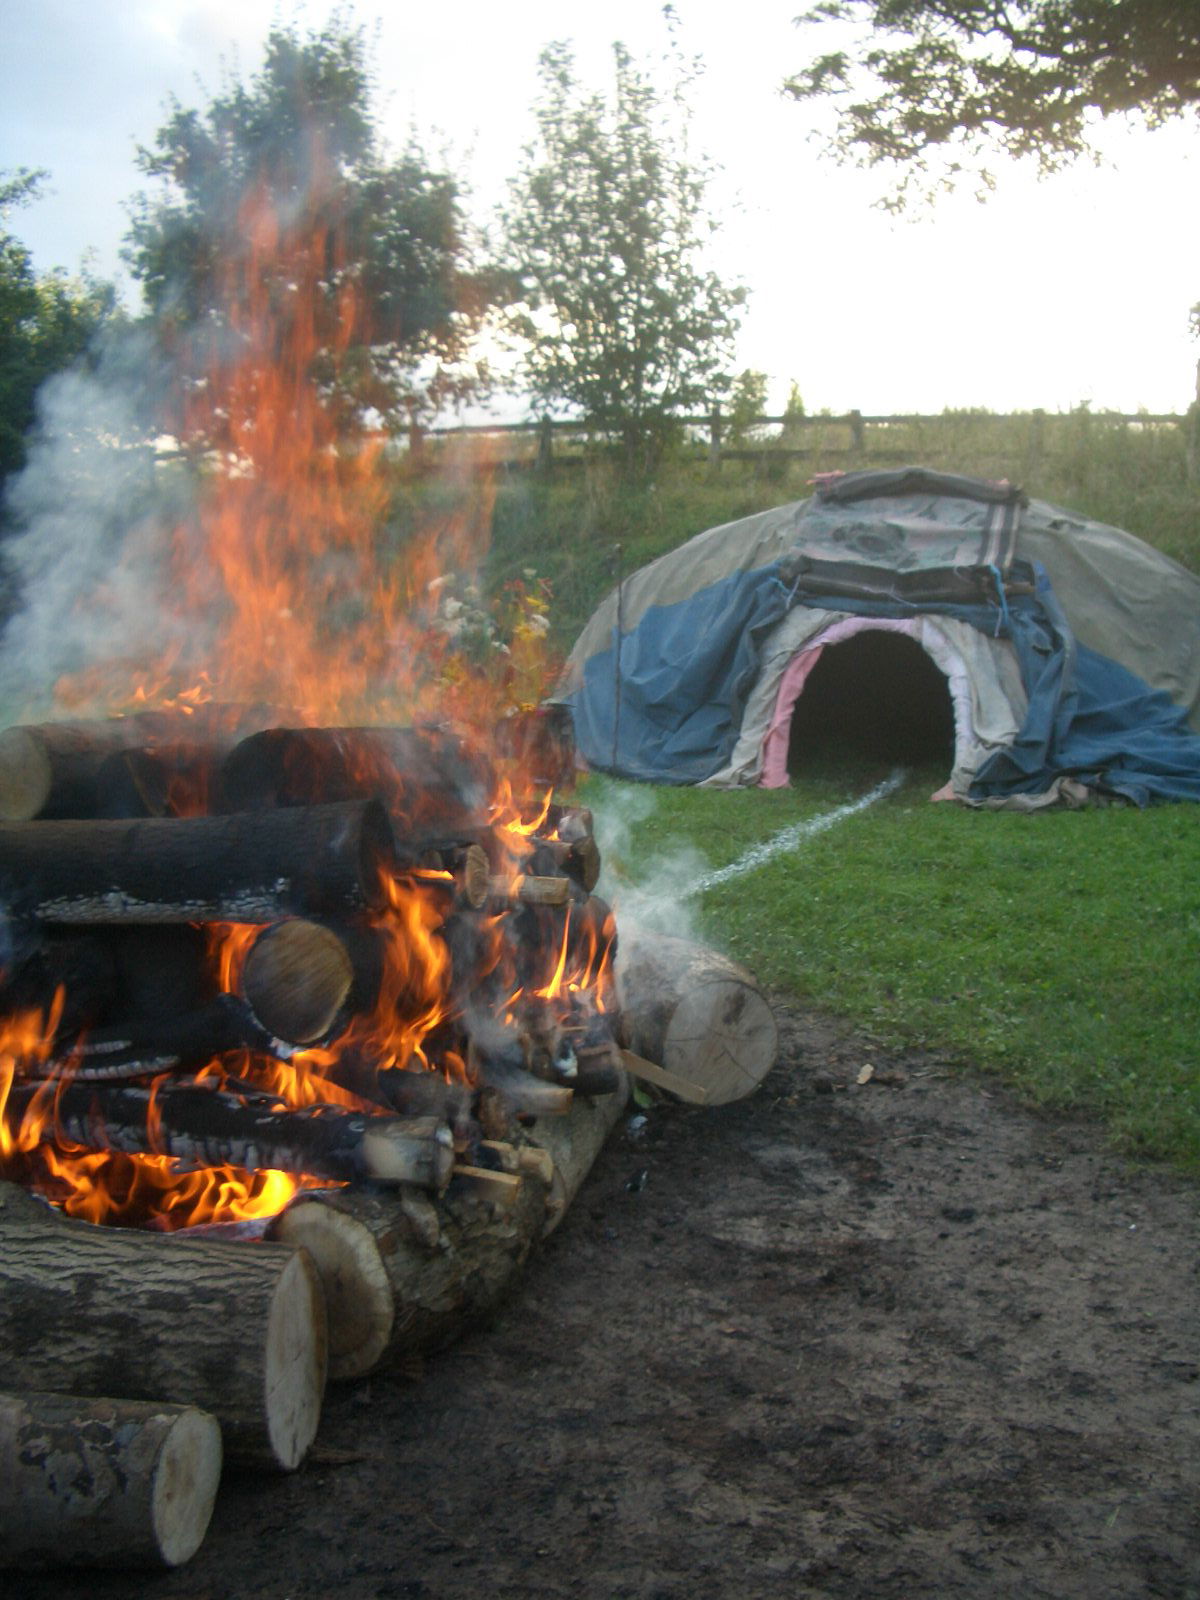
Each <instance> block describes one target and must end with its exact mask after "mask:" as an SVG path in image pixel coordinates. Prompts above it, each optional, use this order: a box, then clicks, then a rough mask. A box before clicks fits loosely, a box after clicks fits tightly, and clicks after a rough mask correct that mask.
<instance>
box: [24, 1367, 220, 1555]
mask: <svg viewBox="0 0 1200 1600" xmlns="http://www.w3.org/2000/svg"><path fill="white" fill-rule="evenodd" d="M0 1461H2V1462H3V1463H4V1472H3V1476H2V1482H3V1489H2V1490H0V1567H59V1566H87V1567H131V1566H146V1567H177V1566H180V1565H181V1564H182V1563H183V1562H185V1561H187V1560H189V1559H190V1557H191V1556H193V1555H194V1554H195V1552H196V1551H197V1550H198V1549H199V1547H200V1544H201V1541H202V1540H203V1538H204V1535H205V1533H206V1531H207V1529H208V1524H209V1519H210V1518H211V1516H212V1509H213V1501H214V1500H215V1498H216V1493H217V1485H218V1482H219V1481H220V1476H221V1430H220V1427H219V1425H218V1424H217V1421H216V1419H215V1418H214V1417H212V1416H210V1415H209V1414H208V1412H206V1411H198V1410H196V1409H195V1407H193V1406H171V1405H162V1404H151V1403H148V1402H146V1401H138V1400H97V1399H76V1398H74V1397H72V1396H69V1395H61V1394H26V1395H9V1394H0Z"/></svg>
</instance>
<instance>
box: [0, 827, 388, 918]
mask: <svg viewBox="0 0 1200 1600" xmlns="http://www.w3.org/2000/svg"><path fill="white" fill-rule="evenodd" d="M391 847H392V839H391V831H390V829H389V827H388V821H387V816H386V814H385V812H384V811H383V808H382V807H381V806H380V805H379V804H378V802H375V801H351V802H347V803H344V804H341V805H320V806H305V807H300V808H297V809H296V810H294V811H289V812H286V813H282V814H279V815H273V816H264V815H248V814H242V815H234V816H225V817H188V818H163V817H152V818H147V819H146V820H144V821H136V822H118V821H99V822H10V823H3V824H0V885H3V892H4V895H5V896H6V898H7V899H8V900H9V902H10V904H12V905H14V906H16V907H18V908H20V909H21V910H23V911H25V912H27V913H29V914H32V915H35V916H37V917H38V918H40V919H41V920H43V921H46V922H61V923H76V924H78V923H136V922H224V921H228V922H274V921H276V920H277V919H278V918H280V917H283V916H288V915H290V914H293V913H296V912H304V911H315V912H334V913H336V912H345V911H355V910H358V909H361V908H362V907H364V906H372V905H376V904H378V903H379V901H380V898H381V895H382V886H381V877H380V873H381V868H382V867H383V866H384V865H385V864H386V863H387V862H388V860H389V859H390V857H391Z"/></svg>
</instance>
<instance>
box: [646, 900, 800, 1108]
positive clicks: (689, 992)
mask: <svg viewBox="0 0 1200 1600" xmlns="http://www.w3.org/2000/svg"><path fill="white" fill-rule="evenodd" d="M616 975H617V994H618V999H619V1003H620V1008H621V1043H622V1044H623V1045H625V1046H626V1047H627V1048H628V1049H630V1050H632V1051H633V1052H634V1053H635V1054H636V1055H639V1056H643V1057H645V1059H646V1060H647V1061H650V1062H653V1063H654V1064H655V1065H657V1066H660V1067H665V1068H666V1070H667V1071H668V1072H670V1073H673V1074H674V1075H675V1076H676V1077H677V1078H685V1079H687V1080H689V1081H690V1082H691V1083H694V1084H695V1085H697V1087H699V1088H701V1089H703V1090H704V1092H705V1096H706V1103H707V1104H708V1105H713V1106H717V1105H724V1104H725V1103H726V1102H727V1101H730V1100H739V1099H741V1098H742V1096H743V1095H748V1094H750V1093H752V1092H753V1091H754V1090H755V1089H757V1088H758V1086H759V1084H760V1083H761V1082H762V1080H763V1079H764V1078H765V1077H766V1075H767V1073H768V1072H769V1071H770V1070H771V1068H772V1066H773V1065H774V1064H775V1057H776V1054H777V1052H778V1049H779V1029H778V1025H777V1024H776V1021H775V1014H774V1012H773V1011H772V1010H771V1007H770V1005H769V1004H768V1003H767V999H766V997H765V996H764V994H763V992H762V990H761V989H760V988H759V987H758V984H757V983H756V982H755V981H754V979H753V977H751V975H750V973H748V972H747V971H746V969H745V968H744V967H740V966H738V965H737V963H736V962H733V961H730V960H729V959H728V957H726V956H723V955H721V954H719V953H718V952H717V951H716V950H709V949H707V948H706V947H705V946H703V945H698V944H692V943H690V942H689V941H688V940H686V939H674V938H671V937H669V936H667V935H665V934H639V933H636V932H634V933H631V932H629V931H628V930H623V931H622V934H621V942H620V946H619V948H618V951H617V962H616Z"/></svg>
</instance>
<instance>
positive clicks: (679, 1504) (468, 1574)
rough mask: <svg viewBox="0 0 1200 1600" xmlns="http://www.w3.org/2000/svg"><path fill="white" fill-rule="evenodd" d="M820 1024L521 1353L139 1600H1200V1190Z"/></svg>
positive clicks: (532, 1304)
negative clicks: (866, 1072) (864, 1072)
mask: <svg viewBox="0 0 1200 1600" xmlns="http://www.w3.org/2000/svg"><path fill="white" fill-rule="evenodd" d="M783 1024H784V1048H783V1051H782V1055H781V1060H780V1064H779V1066H778V1067H777V1068H776V1069H775V1071H774V1072H773V1073H772V1074H771V1076H770V1078H769V1079H768V1081H767V1083H766V1084H765V1085H764V1087H763V1088H762V1089H761V1090H760V1091H759V1093H758V1094H757V1095H756V1096H754V1097H753V1098H752V1099H750V1100H748V1101H744V1102H742V1103H741V1104H739V1105H736V1106H731V1107H726V1108H724V1109H722V1110H719V1111H709V1112H702V1111H700V1112H698V1111H690V1110H685V1109H682V1108H670V1109H658V1110H655V1111H654V1112H652V1113H651V1116H650V1120H649V1124H648V1126H647V1128H646V1129H645V1130H644V1131H643V1132H642V1133H641V1135H640V1137H638V1138H632V1137H631V1136H630V1134H629V1132H628V1131H627V1129H625V1128H623V1129H622V1131H620V1132H619V1133H618V1134H617V1135H616V1136H615V1137H614V1139H613V1141H612V1143H611V1144H610V1145H609V1146H608V1148H607V1149H606V1150H605V1152H604V1153H603V1154H602V1156H601V1159H600V1161H599V1163H598V1164H597V1166H596V1168H595V1169H594V1171H593V1173H592V1175H591V1178H590V1179H589V1182H588V1184H587V1186H586V1187H585V1189H584V1191H583V1193H582V1194H581V1196H580V1198H579V1200H578V1201H577V1202H576V1205H575V1207H574V1208H573V1210H572V1213H571V1214H570V1215H569V1216H568V1218H567V1220H566V1222H565V1223H564V1224H563V1226H562V1228H561V1229H560V1231H559V1232H558V1233H557V1234H556V1235H555V1236H554V1238H553V1239H552V1241H551V1242H550V1244H549V1245H548V1247H547V1248H546V1250H545V1251H544V1253H543V1254H542V1256H541V1257H540V1258H539V1260H538V1261H537V1262H536V1263H535V1265H534V1266H533V1268H532V1269H531V1270H530V1271H529V1273H528V1274H527V1275H526V1277H525V1279H524V1280H523V1283H522V1285H521V1289H520V1292H519V1294H518V1296H517V1298H516V1299H515V1300H514V1301H513V1302H512V1303H511V1304H510V1305H509V1306H508V1308H507V1309H506V1311H505V1312H504V1314H503V1315H502V1317H501V1318H500V1319H499V1321H498V1322H497V1323H496V1324H495V1325H494V1326H493V1327H492V1328H490V1329H488V1330H485V1331H482V1332H480V1333H478V1334H476V1335H473V1336H472V1337H471V1338H470V1339H468V1340H467V1341H465V1342H464V1343H463V1344H461V1345H459V1346H458V1347H457V1348H455V1349H454V1350H452V1351H450V1352H448V1353H447V1354H445V1355H443V1356H441V1357H439V1358H438V1359H436V1360H434V1361H432V1362H431V1363H430V1364H429V1366H428V1368H427V1370H426V1372H425V1373H424V1375H423V1376H420V1377H416V1378H414V1379H412V1380H410V1381H405V1380H400V1379H390V1380H386V1381H385V1380H381V1379H376V1380H374V1381H373V1382H371V1383H367V1384H361V1385H356V1386H351V1387H349V1388H345V1389H340V1390H336V1391H333V1392H331V1395H330V1398H329V1401H328V1403H327V1407H326V1412H325V1417H324V1420H323V1423H322V1430H321V1434H320V1438H319V1441H318V1446H317V1449H316V1451H315V1453H314V1458H313V1459H312V1460H311V1461H310V1463H309V1464H308V1465H307V1466H306V1467H305V1468H304V1470H302V1471H301V1472H300V1473H298V1474H297V1475H295V1476H294V1477H292V1478H289V1479H284V1480H279V1479H275V1480H263V1481H251V1480H248V1479H245V1478H237V1479H234V1478H229V1479H227V1482H226V1485H225V1486H224V1488H223V1490H222V1494H221V1498H220V1501H219V1503H218V1508H217V1513H216V1516H215V1518H214V1522H213V1526H212V1529H211V1531H210V1533H209V1536H208V1539H207V1541H206V1542H205V1544H204V1546H203V1547H202V1548H201V1550H200V1552H199V1554H198V1555H197V1556H196V1557H195V1558H194V1560H193V1561H192V1562H191V1563H190V1564H189V1565H188V1566H186V1567H184V1568H182V1569H181V1570H179V1571H178V1572H176V1573H172V1574H170V1575H168V1576H166V1577H163V1578H153V1579H149V1580H138V1582H137V1588H136V1592H137V1593H138V1594H139V1595H145V1596H150V1597H158V1596H162V1597H164V1600H167V1597H171V1600H243V1597H250V1596H267V1597H271V1600H284V1597H290V1600H324V1597H326V1596H337V1597H338V1600H360V1597H361V1600H402V1597H403V1600H468V1597H470V1600H479V1597H481V1596H487V1597H496V1600H535V1597H545V1600H559V1597H563V1600H565V1597H567V1596H571V1597H584V1600H685V1597H686V1600H742V1597H750V1600H753V1597H756V1596H775V1595H778V1596H781V1597H782V1596H788V1597H793V1600H804V1597H809V1596H812V1597H817V1596H822V1597H824V1596H830V1597H833V1596H847V1597H854V1600H887V1597H890V1596H896V1597H901V1596H903V1597H904V1600H914V1597H917V1596H937V1597H939V1600H944V1597H955V1596H964V1597H966V1596H970V1597H978V1600H984V1597H987V1600H993V1597H996V1596H1014V1597H1018V1596H1019V1597H1020V1600H1035V1597H1040V1596H1045V1597H1047V1600H1064V1597H1076V1596H1078V1597H1080V1600H1084V1597H1086V1600H1109V1597H1111V1600H1130V1597H1134V1596H1143V1595H1146V1596H1165V1597H1171V1600H1186V1597H1191V1600H1200V1487H1198V1486H1200V1350H1198V1347H1197V1340H1198V1337H1200V1277H1198V1260H1200V1257H1198V1251H1197V1229H1196V1223H1197V1210H1198V1207H1197V1194H1196V1191H1195V1189H1194V1188H1191V1187H1189V1186H1187V1185H1185V1184H1183V1183H1181V1182H1176V1181H1174V1180H1172V1179H1171V1178H1170V1177H1168V1176H1165V1175H1164V1174H1162V1173H1159V1172H1149V1173H1147V1172H1137V1171H1133V1170H1130V1169H1128V1168H1126V1167H1125V1166H1124V1165H1123V1164H1122V1163H1121V1162H1119V1161H1118V1160H1116V1159H1114V1158H1112V1157H1110V1156H1108V1155H1106V1154H1105V1153H1103V1150H1102V1148H1101V1146H1100V1143H1099V1140H1098V1137H1097V1135H1096V1133H1095V1131H1094V1130H1093V1129H1091V1128H1090V1127H1088V1126H1086V1125H1083V1124H1077V1123H1064V1122H1062V1121H1059V1120H1050V1119H1045V1118H1039V1117H1037V1116H1036V1115H1030V1114H1029V1113H1026V1112H1024V1111H1022V1110H1020V1109H1018V1108H1015V1107H1014V1106H1013V1105H1012V1104H1011V1103H1010V1102H1009V1101H1008V1099H1007V1097H1006V1096H1005V1095H1004V1094H1003V1093H1001V1092H999V1091H996V1090H993V1089H987V1088H981V1087H980V1086H979V1085H978V1084H964V1083H962V1082H957V1081H954V1080H952V1079H949V1078H947V1077H945V1076H943V1075H941V1074H939V1073H938V1072H937V1070H936V1067H935V1066H934V1065H933V1064H931V1063H930V1062H928V1061H924V1060H921V1059H915V1058H906V1059H900V1058H896V1059H887V1058H885V1057H883V1056H881V1055H880V1054H879V1053H877V1052H875V1053H872V1052H867V1051H865V1050H864V1048H863V1047H862V1046H861V1045H859V1044H856V1043H855V1042H854V1041H853V1040H852V1039H846V1038H842V1037H839V1036H838V1035H837V1034H836V1033H835V1032H834V1031H833V1030H832V1029H831V1028H828V1027H826V1026H823V1025H821V1024H818V1023H816V1022H813V1021H811V1020H808V1019H805V1018H802V1017H798V1016H795V1015H791V1016H789V1015H784V1017H783ZM867 1061H870V1062H872V1063H873V1065H874V1067H875V1074H874V1077H873V1078H872V1079H871V1081H870V1082H868V1083H866V1084H862V1085H860V1084H858V1083H857V1082H856V1081H855V1080H856V1077H857V1075H858V1072H859V1069H860V1068H861V1067H862V1066H863V1064H864V1063H865V1062H867ZM15 1592H16V1591H14V1593H15ZM20 1592H21V1593H22V1595H23V1596H25V1597H27V1600H49V1597H50V1596H54V1597H55V1600H63V1597H68V1596H72V1595H80V1596H82V1595H84V1594H87V1595H89V1596H92V1597H108V1596H112V1597H115V1596H118V1595H120V1596H126V1595H128V1594H130V1593H131V1592H135V1591H134V1590H133V1589H131V1586H130V1579H129V1578H128V1577H127V1576H124V1577H123V1576H113V1577H112V1578H100V1579H97V1578H96V1577H94V1576H90V1577H88V1578H87V1579H86V1580H83V1579H79V1580H67V1581H64V1580H63V1579H61V1578H56V1579H54V1580H53V1581H51V1580H48V1579H47V1580H44V1581H43V1580H22V1582H21V1588H20Z"/></svg>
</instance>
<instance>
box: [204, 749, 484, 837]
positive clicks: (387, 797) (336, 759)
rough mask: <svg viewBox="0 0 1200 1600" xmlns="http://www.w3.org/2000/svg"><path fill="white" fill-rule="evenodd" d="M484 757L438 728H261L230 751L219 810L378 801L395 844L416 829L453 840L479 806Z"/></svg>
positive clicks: (474, 816)
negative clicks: (390, 822)
mask: <svg viewBox="0 0 1200 1600" xmlns="http://www.w3.org/2000/svg"><path fill="white" fill-rule="evenodd" d="M494 789H495V773H494V771H493V768H492V765H491V763H490V761H488V760H487V758H486V757H485V756H484V755H483V754H482V753H480V752H478V751H476V750H473V749H471V747H470V746H469V745H468V744H467V742H466V740H465V739H464V738H463V737H462V735H460V734H458V733H456V732H454V731H452V730H450V729H443V728H383V727H381V728H268V729H266V730H264V731H263V732H261V733H257V734H254V735H253V736H252V737H250V738H248V739H243V740H242V742H241V743H240V744H239V745H237V746H236V748H235V749H234V750H232V751H231V752H230V754H229V756H228V757H227V759H226V760H225V762H224V764H223V766H222V768H221V774H220V781H219V804H220V807H221V809H222V810H224V811H260V810H266V809H271V808H274V807H278V806H303V805H316V804H320V803H324V802H328V801H337V800H354V799H378V800H380V801H382V802H383V804H384V806H386V808H387V810H388V813H389V815H390V816H391V819H392V823H393V827H394V830H395V833H396V836H397V839H398V841H399V843H400V846H401V849H403V847H404V843H405V841H406V840H407V839H409V838H410V837H414V836H416V835H419V834H422V833H424V834H426V835H432V834H434V833H436V834H438V835H440V837H442V838H443V839H447V840H450V839H453V838H454V837H455V833H456V830H458V829H460V828H467V829H469V828H470V827H471V826H472V825H473V824H477V823H478V821H479V819H480V817H481V816H482V815H483V814H484V813H485V812H486V808H487V805H488V802H489V800H490V799H491V797H492V794H493V792H494Z"/></svg>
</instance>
